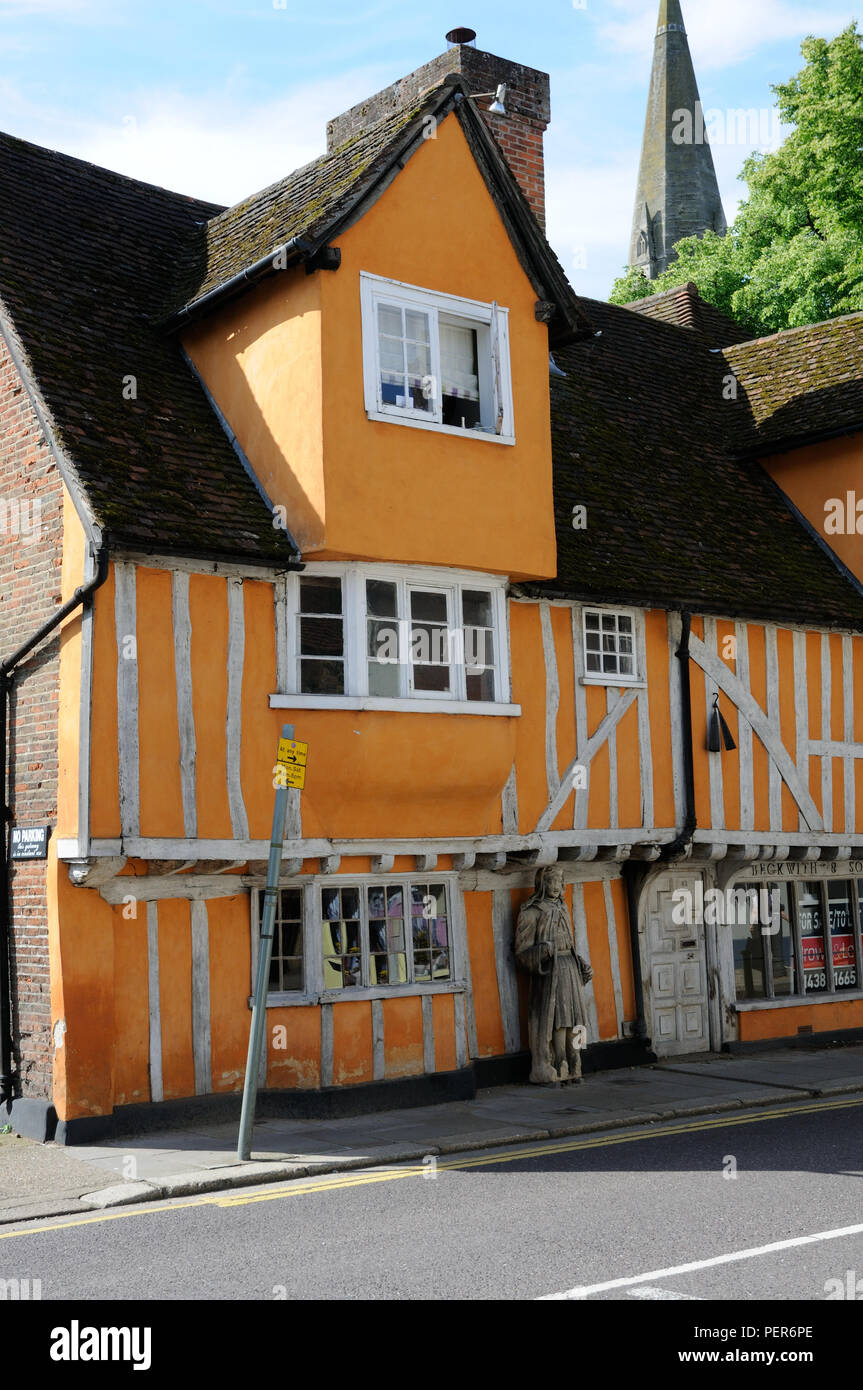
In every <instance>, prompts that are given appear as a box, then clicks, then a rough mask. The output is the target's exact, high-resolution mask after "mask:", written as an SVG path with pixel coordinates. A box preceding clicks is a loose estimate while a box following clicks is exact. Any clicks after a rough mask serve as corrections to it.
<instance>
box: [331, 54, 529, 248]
mask: <svg viewBox="0 0 863 1390" xmlns="http://www.w3.org/2000/svg"><path fill="white" fill-rule="evenodd" d="M475 38H476V35H475V34H474V32H473V30H472V29H453V30H452V31H451V33H449V34H447V40H448V41H449V47H448V48H447V50H446V52H445V53H441V54H440V55H439V56H438V57H437V58H433V59H432V61H431V62H430V63H426V64H424V66H423V67H421V68H417V70H416V72H412V73H410V74H409V75H408V76H407V77H402V78H400V79H399V81H398V82H393V84H392V86H390V87H385V88H384V90H383V91H382V92H377V93H376V95H375V96H373V97H367V98H366V100H365V101H361V102H360V103H359V104H358V105H357V106H352V107H351V109H350V110H349V111H344V112H343V113H342V115H341V116H336V117H335V119H334V120H332V121H330V122H329V124H328V125H327V150H328V151H329V150H333V149H335V148H336V147H337V146H338V145H341V144H343V143H344V141H345V140H349V139H351V137H353V136H355V135H357V134H358V133H359V132H360V131H361V130H364V129H365V128H366V127H368V126H370V125H374V123H375V122H376V121H379V120H381V119H382V118H383V117H384V116H388V115H389V114H390V113H391V112H393V111H395V110H397V109H398V107H400V106H407V105H409V104H411V103H413V102H414V101H416V100H417V98H418V97H420V96H421V95H422V93H423V92H425V91H426V90H427V89H428V88H429V87H434V86H436V85H437V84H438V83H439V82H441V81H442V80H443V78H444V77H446V76H447V74H448V73H458V74H459V75H460V76H461V77H462V79H463V80H464V83H465V86H466V87H467V88H469V90H470V91H472V92H494V91H495V90H496V89H497V87H498V86H499V84H500V83H501V82H505V83H506V89H507V90H506V102H505V105H506V115H505V116H492V115H491V114H490V113H489V111H488V109H487V108H488V107H489V106H490V105H491V102H492V100H493V97H487V98H484V99H483V100H481V101H478V102H477V103H476V107H477V110H478V111H480V112H481V113H482V115H483V117H484V119H485V122H486V125H487V126H488V128H489V130H490V131H491V133H492V135H493V136H494V138H495V139H496V141H497V143H498V145H499V147H500V149H501V151H502V153H503V155H504V158H505V159H506V161H507V163H508V164H509V167H510V169H511V170H512V172H513V174H514V175H515V177H516V178H517V179H518V182H519V183H520V184H521V188H522V192H523V193H524V195H525V197H526V198H527V201H528V202H529V203H530V206H531V207H532V208H533V211H534V214H535V216H536V219H537V221H538V222H539V225H540V226H541V227H542V229H543V231H544V230H545V172H544V168H543V157H542V137H543V133H544V132H545V130H546V128H547V126H548V123H549V120H550V119H551V105H550V100H549V80H548V73H546V72H538V71H537V70H536V68H526V67H523V66H522V64H521V63H511V62H509V61H508V59H506V58H496V57H495V56H494V54H492V53H483V52H482V50H481V49H478V48H476V47H475V46H474V42H473V41H474V39H475Z"/></svg>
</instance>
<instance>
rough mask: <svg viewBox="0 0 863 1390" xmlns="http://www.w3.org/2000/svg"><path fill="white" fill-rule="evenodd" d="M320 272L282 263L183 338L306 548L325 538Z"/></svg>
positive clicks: (273, 499)
mask: <svg viewBox="0 0 863 1390" xmlns="http://www.w3.org/2000/svg"><path fill="white" fill-rule="evenodd" d="M321 280H322V276H321V275H320V274H317V275H306V274H305V271H304V270H303V269H302V267H301V268H300V269H299V270H296V269H294V270H287V271H281V272H280V273H279V274H277V275H275V276H274V277H273V278H272V279H269V280H266V281H265V282H264V284H263V285H262V286H261V287H260V288H259V289H256V290H254V291H252V292H251V293H249V294H246V295H244V296H242V298H240V299H234V300H232V301H231V302H230V303H229V304H228V305H227V306H226V307H225V308H224V309H221V310H220V311H219V312H218V313H214V314H211V315H210V316H209V317H208V318H207V319H206V320H204V321H203V322H202V323H200V324H196V325H195V326H194V327H192V328H190V329H189V330H188V331H187V332H186V334H185V335H184V339H183V346H184V347H185V349H186V351H187V352H188V354H189V356H190V357H191V359H192V361H193V362H194V364H195V366H196V368H197V369H198V371H199V372H200V374H201V376H202V377H203V379H204V381H205V382H206V384H207V387H208V389H209V390H210V392H211V393H212V395H213V397H214V398H215V400H216V401H217V402H218V405H219V408H220V409H221V411H222V413H223V415H224V416H225V417H226V419H227V420H228V423H229V424H230V426H231V428H232V429H233V431H234V433H235V435H236V436H237V439H238V440H239V443H240V445H241V447H242V449H243V451H244V452H245V455H246V457H247V458H248V459H249V460H250V461H251V463H252V466H253V467H254V469H255V472H256V474H257V476H258V478H259V480H260V482H261V485H262V487H263V489H264V491H265V493H266V494H267V496H268V497H269V498H270V501H271V503H272V504H273V506H280V507H283V508H284V509H285V511H284V515H283V519H284V520H286V521H287V525H288V528H289V530H290V531H291V534H292V535H293V537H294V539H295V540H296V542H297V544H298V545H299V547H300V549H301V550H303V551H313V550H317V549H319V548H320V547H321V546H322V545H323V544H324V525H325V519H326V499H325V496H324V473H323V415H322V372H321V369H322V359H321Z"/></svg>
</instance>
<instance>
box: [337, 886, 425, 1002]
mask: <svg viewBox="0 0 863 1390" xmlns="http://www.w3.org/2000/svg"><path fill="white" fill-rule="evenodd" d="M320 914H321V916H320V925H321V944H322V958H323V967H324V974H323V985H324V989H325V990H351V989H361V988H373V987H376V986H393V985H405V984H415V983H427V984H431V983H433V982H438V981H448V980H450V979H452V966H451V959H450V912H449V906H448V901H447V888H446V884H444V883H436V882H433V881H425V880H424V881H422V882H417V881H416V880H410V881H407V882H406V881H401V882H389V881H387V882H385V883H367V884H359V885H358V884H348V885H345V886H342V885H336V884H332V885H327V886H325V887H322V888H321V890H320Z"/></svg>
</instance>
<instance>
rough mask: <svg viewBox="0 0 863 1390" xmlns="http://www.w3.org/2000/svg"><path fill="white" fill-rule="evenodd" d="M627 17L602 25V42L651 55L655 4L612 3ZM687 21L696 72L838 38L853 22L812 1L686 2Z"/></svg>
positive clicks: (841, 11)
mask: <svg viewBox="0 0 863 1390" xmlns="http://www.w3.org/2000/svg"><path fill="white" fill-rule="evenodd" d="M611 2H612V4H613V5H614V6H615V8H616V9H617V10H620V11H622V12H623V14H624V15H625V17H622V18H621V19H619V20H613V21H612V22H610V23H608V24H603V25H601V26H600V29H599V38H600V40H601V41H602V42H603V43H609V44H611V45H613V46H614V47H615V48H618V49H620V50H623V51H624V52H627V53H639V54H641V55H644V54H646V53H650V52H651V48H652V43H653V37H654V34H655V32H656V15H657V5H656V0H611ZM682 8H683V20H684V23H685V25H686V31H687V33H688V35H689V46H690V49H691V51H692V57H693V62H694V63H695V69H696V72H699V71H704V72H706V71H709V70H710V69H715V68H725V67H729V66H731V65H732V64H734V63H739V62H742V61H743V60H744V59H745V58H748V57H750V56H751V55H752V54H753V53H755V52H756V51H757V50H758V49H759V48H762V47H763V46H764V45H765V44H769V43H778V42H782V41H783V40H787V39H803V38H805V36H806V35H807V34H819V35H822V36H825V37H831V38H832V37H833V35H834V34H837V33H838V32H839V31H840V29H844V28H845V26H846V25H847V24H848V23H850V20H851V18H852V16H851V14H850V13H849V11H848V10H847V9H845V8H840V7H839V6H836V5H833V6H830V5H824V4H812V3H808V0H802V2H801V0H757V3H754V4H753V0H722V4H717V0H683V6H682Z"/></svg>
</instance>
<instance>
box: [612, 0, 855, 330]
mask: <svg viewBox="0 0 863 1390" xmlns="http://www.w3.org/2000/svg"><path fill="white" fill-rule="evenodd" d="M801 52H802V54H803V57H804V58H805V60H806V66H805V67H804V68H803V69H802V70H801V71H800V72H799V73H798V74H797V76H796V77H793V78H792V79H791V80H790V81H789V82H786V83H780V84H778V85H777V86H774V87H773V89H772V90H773V91H774V92H775V93H776V104H777V105H778V107H779V113H780V116H781V118H782V121H783V124H785V125H790V126H791V127H792V128H791V131H790V133H789V134H788V136H787V138H786V139H785V141H784V142H783V144H782V145H781V146H780V147H779V149H778V150H774V151H771V152H770V153H767V154H761V153H756V154H753V155H751V156H750V157H749V158H748V159H747V160H746V161H745V163H744V165H743V170H742V173H741V174H740V178H741V180H743V181H744V182H745V183H746V185H747V192H748V196H747V197H746V199H745V201H744V202H742V203H741V205H740V209H739V211H738V214H737V219H736V221H735V222H734V225H733V226H732V227H730V228H729V230H728V232H727V233H726V235H725V236H722V237H720V236H717V235H716V234H715V233H714V232H705V234H704V236H702V237H686V238H685V239H684V240H683V241H679V242H678V243H677V245H676V247H675V251H676V252H677V259H676V260H675V261H674V263H673V265H671V266H670V267H669V268H668V270H666V271H665V273H664V274H662V275H660V276H658V277H657V278H656V279H655V280H647V279H646V277H645V276H644V275H643V273H642V272H641V271H634V270H629V271H628V272H627V274H626V275H624V276H622V277H621V278H620V279H618V280H617V281H616V282H615V285H614V288H613V290H612V293H611V296H610V298H611V302H612V303H613V304H626V303H628V302H629V301H630V300H633V299H637V298H642V297H643V296H644V295H645V294H659V293H661V292H662V291H663V290H668V289H673V288H674V287H675V286H678V285H683V284H685V283H686V282H687V281H688V280H694V281H695V283H696V284H697V286H698V290H699V293H700V294H701V296H702V298H703V299H706V300H707V301H708V303H710V304H713V305H714V306H715V307H716V308H717V309H720V310H722V312H723V313H725V314H728V315H730V316H731V317H732V318H735V319H737V320H738V322H739V323H742V324H743V325H744V326H745V327H746V328H748V329H749V330H750V331H751V332H754V333H775V332H777V330H779V329H781V328H794V327H797V326H799V325H800V324H805V323H817V322H818V321H819V320H821V319H827V318H835V317H836V316H837V315H839V314H849V313H853V312H854V311H856V310H863V35H861V34H860V33H859V32H858V28H857V23H856V21H855V22H854V23H852V24H850V25H849V26H848V28H847V29H844V30H843V31H842V33H841V34H839V35H837V37H836V38H835V39H832V40H830V41H828V40H826V39H815V38H808V39H805V40H804V42H803V44H802V45H801Z"/></svg>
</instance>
